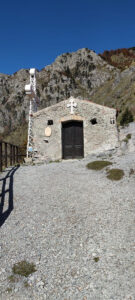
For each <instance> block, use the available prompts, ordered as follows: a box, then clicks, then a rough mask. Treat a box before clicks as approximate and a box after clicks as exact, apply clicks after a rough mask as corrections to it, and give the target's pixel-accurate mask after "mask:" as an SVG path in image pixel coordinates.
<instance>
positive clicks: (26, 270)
mask: <svg viewBox="0 0 135 300" xmlns="http://www.w3.org/2000/svg"><path fill="white" fill-rule="evenodd" d="M12 271H13V273H14V274H18V275H21V276H25V277H28V276H29V275H30V274H32V273H34V272H36V268H35V265H34V264H33V263H29V262H27V261H21V262H18V263H17V264H14V266H13V268H12Z"/></svg>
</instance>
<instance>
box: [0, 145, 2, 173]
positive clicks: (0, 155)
mask: <svg viewBox="0 0 135 300" xmlns="http://www.w3.org/2000/svg"><path fill="white" fill-rule="evenodd" d="M0 172H2V142H1V141H0Z"/></svg>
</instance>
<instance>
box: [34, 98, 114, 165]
mask: <svg viewBox="0 0 135 300" xmlns="http://www.w3.org/2000/svg"><path fill="white" fill-rule="evenodd" d="M74 101H75V102H76V103H77V107H76V108H74V114H73V115H71V113H70V108H67V104H68V103H69V100H65V101H62V102H60V103H58V104H56V105H53V106H51V107H47V108H45V109H42V110H41V111H39V112H37V113H35V114H34V117H33V119H34V123H33V148H34V149H35V155H34V157H35V158H36V157H37V158H38V159H40V160H58V159H61V158H62V122H66V121H70V120H78V121H83V134H84V157H86V156H87V155H88V154H90V153H95V152H96V153H98V152H101V151H106V150H110V149H114V148H116V147H118V131H117V126H116V111H115V109H110V108H108V107H105V106H101V105H98V104H95V103H92V102H90V101H86V100H80V99H74ZM93 118H96V121H97V124H95V125H92V123H91V120H92V119H93ZM48 120H53V125H50V126H49V127H50V128H51V130H52V133H51V136H50V137H46V136H45V128H46V127H48V125H47V123H48Z"/></svg>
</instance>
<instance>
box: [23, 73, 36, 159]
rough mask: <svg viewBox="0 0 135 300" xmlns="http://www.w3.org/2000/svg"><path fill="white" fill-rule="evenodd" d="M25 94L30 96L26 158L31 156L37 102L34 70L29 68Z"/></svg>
mask: <svg viewBox="0 0 135 300" xmlns="http://www.w3.org/2000/svg"><path fill="white" fill-rule="evenodd" d="M25 92H26V95H29V96H30V107H29V122H28V141H27V158H28V157H29V156H31V154H32V152H33V134H32V125H33V112H36V111H37V102H39V99H38V97H37V93H36V70H35V69H30V83H29V84H26V85H25Z"/></svg>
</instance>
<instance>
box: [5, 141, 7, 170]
mask: <svg viewBox="0 0 135 300" xmlns="http://www.w3.org/2000/svg"><path fill="white" fill-rule="evenodd" d="M4 144H5V167H6V168H7V143H6V142H4Z"/></svg>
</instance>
